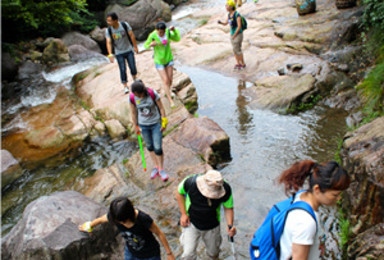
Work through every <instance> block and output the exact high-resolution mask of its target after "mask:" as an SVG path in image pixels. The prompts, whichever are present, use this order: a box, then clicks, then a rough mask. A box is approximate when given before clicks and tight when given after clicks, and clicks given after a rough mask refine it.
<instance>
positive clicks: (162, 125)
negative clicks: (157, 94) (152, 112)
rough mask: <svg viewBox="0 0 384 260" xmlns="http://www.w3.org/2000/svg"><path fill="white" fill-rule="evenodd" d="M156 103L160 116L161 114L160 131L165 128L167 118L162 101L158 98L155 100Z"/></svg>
mask: <svg viewBox="0 0 384 260" xmlns="http://www.w3.org/2000/svg"><path fill="white" fill-rule="evenodd" d="M156 105H157V107H158V108H159V112H160V116H161V129H160V131H164V130H165V128H167V124H168V119H167V118H166V115H165V109H164V106H163V102H161V100H160V98H159V99H158V100H156ZM163 122H164V123H163Z"/></svg>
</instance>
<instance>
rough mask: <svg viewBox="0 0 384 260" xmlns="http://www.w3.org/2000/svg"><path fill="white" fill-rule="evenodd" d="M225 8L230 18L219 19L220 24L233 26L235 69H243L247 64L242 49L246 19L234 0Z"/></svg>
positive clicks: (232, 41) (229, 1) (232, 40)
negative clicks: (237, 9)
mask: <svg viewBox="0 0 384 260" xmlns="http://www.w3.org/2000/svg"><path fill="white" fill-rule="evenodd" d="M225 8H226V10H227V11H228V19H227V21H226V22H222V21H218V23H219V24H222V25H227V24H229V25H230V27H231V32H230V37H231V38H230V39H231V43H232V48H233V53H234V54H235V59H236V65H235V67H234V69H235V70H236V69H237V70H241V69H245V67H246V65H245V63H244V56H243V52H242V51H241V45H242V43H243V31H244V30H245V29H246V28H244V26H243V24H245V23H246V22H245V20H244V18H243V17H241V15H240V14H239V12H237V11H236V4H235V2H234V1H233V0H228V1H227V3H226V4H225Z"/></svg>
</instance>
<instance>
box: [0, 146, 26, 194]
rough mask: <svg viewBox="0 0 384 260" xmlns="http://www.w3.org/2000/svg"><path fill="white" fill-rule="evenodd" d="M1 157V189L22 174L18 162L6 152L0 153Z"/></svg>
mask: <svg viewBox="0 0 384 260" xmlns="http://www.w3.org/2000/svg"><path fill="white" fill-rule="evenodd" d="M0 156H1V187H2V188H3V187H5V186H6V185H8V184H9V183H11V182H12V181H14V180H16V179H17V178H19V177H20V176H21V174H22V173H23V171H22V169H21V167H20V164H19V162H18V161H17V160H16V159H15V158H13V156H12V154H11V153H10V152H8V151H7V150H1V151H0Z"/></svg>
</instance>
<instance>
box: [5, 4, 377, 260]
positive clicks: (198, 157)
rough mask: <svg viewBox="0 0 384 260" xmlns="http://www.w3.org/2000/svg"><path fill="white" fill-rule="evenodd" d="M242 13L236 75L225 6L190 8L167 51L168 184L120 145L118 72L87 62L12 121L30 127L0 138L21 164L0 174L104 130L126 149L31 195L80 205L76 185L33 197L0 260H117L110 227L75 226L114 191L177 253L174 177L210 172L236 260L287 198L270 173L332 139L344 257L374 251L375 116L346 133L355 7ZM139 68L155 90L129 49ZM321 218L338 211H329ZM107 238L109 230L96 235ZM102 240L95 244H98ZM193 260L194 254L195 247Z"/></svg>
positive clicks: (124, 125) (58, 154)
mask: <svg viewBox="0 0 384 260" xmlns="http://www.w3.org/2000/svg"><path fill="white" fill-rule="evenodd" d="M239 12H240V13H242V14H243V15H244V16H245V17H246V18H247V20H248V30H247V31H246V32H245V41H244V51H245V59H246V63H247V69H246V70H245V71H242V72H240V73H239V72H234V71H233V70H232V67H233V61H234V58H233V56H232V51H231V48H230V43H229V39H228V37H229V36H228V35H229V31H228V28H224V27H220V26H219V25H218V24H217V20H218V19H223V18H224V17H225V15H226V14H225V11H224V7H223V6H217V7H214V6H213V7H212V6H210V7H209V8H205V9H203V10H200V11H195V12H193V13H192V14H191V15H190V16H188V18H187V19H194V20H195V21H201V22H200V24H201V26H200V27H199V28H196V29H194V30H192V32H190V33H188V34H186V35H185V37H183V39H182V41H181V42H179V43H175V44H173V47H174V51H175V54H176V55H175V56H176V60H177V62H178V63H177V65H176V67H177V70H175V84H174V88H175V92H176V93H177V98H176V104H177V108H176V109H172V110H171V109H169V108H168V104H167V100H166V99H165V98H164V97H163V98H162V101H163V103H164V104H165V107H166V110H167V111H166V112H167V115H168V118H169V120H170V124H169V127H168V129H169V131H167V133H166V136H165V138H164V151H165V167H166V168H167V169H168V170H169V172H170V180H169V181H168V182H167V183H162V182H161V181H160V180H156V181H150V179H149V178H148V176H147V175H148V173H146V172H144V171H143V170H142V166H141V159H140V156H139V154H138V153H137V152H135V150H136V149H137V146H136V145H135V144H134V141H133V140H134V139H128V140H129V141H128V142H127V141H118V140H127V139H124V138H126V137H127V136H130V112H129V105H128V102H127V96H124V95H123V93H122V90H121V86H120V83H119V79H118V77H117V76H116V75H118V69H117V66H116V64H105V65H101V66H97V67H95V68H92V69H90V70H87V71H85V72H83V73H80V74H78V75H76V76H75V77H74V78H73V79H72V86H73V87H72V89H68V88H61V89H59V91H58V94H57V97H56V98H55V100H54V102H53V103H52V104H48V105H42V106H37V107H34V108H32V109H30V110H27V111H25V112H23V113H22V114H21V116H22V118H23V122H25V123H26V124H27V125H28V127H25V128H24V129H26V130H25V131H18V132H11V133H9V134H8V135H6V136H5V137H3V141H2V142H3V143H2V147H3V148H2V149H7V150H8V151H9V152H10V153H11V155H13V157H15V158H17V159H18V161H15V160H12V157H11V156H10V154H9V153H6V152H4V154H5V155H4V156H3V154H2V159H3V158H9V159H8V161H7V162H8V164H7V166H8V170H7V171H8V174H9V173H10V174H11V175H12V176H16V174H17V173H18V174H19V175H20V174H22V170H21V169H20V166H18V162H20V163H21V165H22V166H23V167H24V165H29V167H34V166H35V165H36V163H38V164H41V163H43V164H45V165H49V164H50V163H51V162H52V161H51V160H52V159H53V160H55V161H60V160H61V161H63V162H64V161H65V160H64V159H63V155H65V154H67V152H68V151H78V153H77V156H79V155H81V154H84V153H87V152H89V151H90V150H87V149H84V148H81V147H83V145H84V143H88V142H90V140H91V142H99V140H101V139H99V138H104V137H103V136H105V135H108V136H109V137H110V138H109V139H108V141H107V142H108V143H111V144H114V143H116V142H117V143H121V145H112V146H109V147H110V148H109V149H111V150H119V149H121V150H122V151H123V152H122V153H120V155H119V156H118V157H116V159H115V160H112V161H111V162H109V163H108V166H105V165H104V166H103V165H96V166H95V167H93V169H92V171H91V172H88V173H85V174H84V173H81V172H79V173H78V175H79V176H81V177H80V178H73V177H70V178H68V179H66V181H65V182H64V184H65V185H63V183H62V182H59V185H56V186H55V187H56V188H55V189H47V190H46V193H45V194H40V195H49V194H51V193H52V191H53V190H74V191H77V192H80V193H82V194H83V195H85V196H87V197H88V198H86V197H84V196H83V195H81V194H79V193H76V192H74V191H71V192H62V193H55V194H53V195H52V196H50V197H46V196H42V197H40V195H39V196H37V197H40V198H39V199H38V200H36V201H35V202H33V203H31V204H30V205H29V206H28V207H27V208H26V210H25V212H24V214H23V217H22V219H21V212H20V211H19V213H18V214H15V216H14V218H13V221H14V222H13V224H15V220H17V219H21V220H20V222H19V223H18V224H17V225H16V226H15V227H14V228H13V229H12V231H11V232H10V233H9V234H8V235H6V236H5V237H4V239H3V243H2V254H3V257H5V258H11V259H12V258H14V259H25V258H28V257H32V258H33V257H35V259H45V258H49V257H52V256H54V257H56V258H58V259H59V258H63V257H64V258H65V257H70V258H71V259H72V258H73V259H118V258H119V256H121V254H122V243H121V241H120V240H119V238H116V236H115V234H116V233H113V231H111V230H110V228H111V227H109V226H105V227H100V228H99V229H97V230H96V232H95V235H93V236H91V237H89V236H87V235H84V234H80V233H79V232H78V231H77V229H76V226H77V224H78V223H81V222H83V221H85V220H88V219H91V218H93V217H95V216H97V215H100V214H102V212H105V210H106V208H105V207H104V206H106V205H108V204H109V202H110V201H111V200H112V199H113V198H115V197H117V196H122V195H123V196H129V197H130V198H132V199H133V200H134V202H135V204H136V205H137V206H138V207H140V208H141V209H143V210H145V211H146V212H148V213H150V214H151V215H152V216H153V217H154V218H155V219H156V220H157V221H158V222H159V223H160V226H161V228H162V229H164V231H165V233H166V235H167V237H168V239H169V240H170V242H171V246H172V247H173V249H174V250H175V251H176V252H177V253H180V248H179V245H178V235H179V230H178V226H177V221H178V213H177V212H178V210H177V203H176V201H175V200H174V198H173V195H172V193H173V191H174V190H175V189H176V186H177V184H178V182H179V181H181V180H182V178H184V177H185V176H187V175H189V174H192V173H197V172H204V171H206V170H207V169H210V168H212V167H218V168H219V169H221V171H222V172H223V174H224V176H225V178H226V179H228V181H230V183H231V184H232V186H233V188H234V193H235V212H236V213H235V214H236V225H237V226H238V228H239V234H238V236H237V239H236V246H237V248H238V253H239V257H240V259H246V258H247V256H248V255H247V254H248V243H249V241H250V239H251V236H252V233H253V232H254V230H255V229H256V228H257V227H258V225H259V224H260V223H261V221H262V219H263V218H264V217H265V215H266V213H267V211H268V209H269V207H270V206H271V205H272V204H273V203H274V202H276V201H277V200H279V199H282V198H284V195H283V193H282V190H281V189H280V188H279V187H277V186H274V178H275V177H276V176H277V175H278V174H279V173H280V172H281V170H282V169H284V168H285V167H287V166H288V165H290V164H291V163H292V162H294V161H296V160H300V159H304V158H311V159H314V160H317V161H326V160H331V159H333V157H334V154H335V152H336V150H337V147H338V143H339V141H338V140H341V139H344V140H345V141H344V142H343V149H342V153H341V155H342V159H343V161H344V163H345V165H346V167H347V168H348V169H349V170H350V172H351V173H353V175H354V176H355V177H353V178H354V183H353V184H352V185H351V189H350V190H349V191H348V192H347V194H348V196H346V198H345V201H344V203H345V205H344V206H345V208H346V209H347V212H350V213H351V214H350V222H351V224H352V226H353V227H354V228H353V232H354V235H357V239H355V238H354V236H353V237H351V241H350V242H349V243H350V248H349V251H348V253H349V255H350V256H351V258H354V257H358V256H359V257H368V256H371V255H372V256H374V257H377V258H378V259H379V257H381V255H380V254H381V253H380V252H381V251H380V243H382V242H381V241H382V233H380V232H381V231H380V230H382V228H380V225H382V222H383V221H382V219H383V218H382V216H383V214H382V212H383V208H382V203H380V201H381V200H382V174H383V161H384V160H383V149H382V148H383V133H384V131H383V129H382V126H383V125H384V124H383V122H382V120H381V119H377V120H376V121H374V122H372V123H371V124H370V125H367V126H365V127H363V128H361V129H358V130H356V131H355V132H351V133H348V134H347V135H346V136H345V137H343V136H344V135H345V134H346V132H347V128H346V120H345V119H346V117H347V115H348V114H350V115H351V116H350V117H348V118H349V120H347V121H348V122H349V124H350V125H351V126H352V125H356V124H358V123H359V120H361V118H360V119H359V117H358V116H356V114H355V109H357V108H358V107H359V101H358V98H356V93H355V90H354V88H353V86H354V85H355V84H356V81H357V79H358V77H357V76H351V75H355V74H356V73H357V72H358V71H359V70H360V69H361V68H360V66H361V62H360V61H361V60H360V56H359V54H360V53H361V48H359V46H352V47H351V46H346V47H344V44H348V43H350V42H351V41H352V40H353V39H354V37H355V36H356V30H355V29H356V28H355V26H356V23H357V22H358V19H359V17H360V15H361V10H360V9H359V8H352V9H346V10H337V9H336V7H335V6H334V3H333V2H331V1H327V0H324V1H318V7H317V12H316V13H314V14H311V15H307V16H304V17H298V15H297V13H296V10H295V8H293V7H292V6H291V4H290V3H288V2H284V1H279V0H276V1H268V2H265V3H264V2H261V3H259V4H256V5H254V4H253V3H247V4H245V5H244V6H243V7H241V8H240V9H239ZM137 64H138V70H139V73H140V75H139V77H140V78H141V79H143V80H144V82H145V83H146V84H147V85H149V86H151V87H153V88H155V89H156V90H159V91H160V90H161V82H160V79H159V77H158V75H157V72H156V71H155V69H154V66H153V62H152V57H151V52H144V53H142V54H140V55H138V56H137ZM196 67H199V68H196ZM316 102H318V106H316V107H315V109H313V110H310V111H307V112H304V113H300V114H298V115H282V114H279V113H276V112H280V113H283V114H286V113H291V112H294V113H295V112H297V111H299V110H300V109H302V108H309V107H311V106H313V105H315V103H316ZM198 105H199V106H198ZM329 107H331V108H329ZM197 108H198V110H197V111H196V109H197ZM130 144H133V145H130ZM106 150H108V149H106ZM75 154H76V153H75ZM7 156H8V157H7ZM102 156H104V157H105V156H107V157H108V156H114V155H112V154H111V153H102ZM146 158H149V156H148V154H146ZM230 158H231V159H232V160H230V161H229V159H230ZM148 161H149V160H148ZM31 162H32V164H31ZM2 164H4V163H2ZM80 164H81V161H80ZM148 168H149V169H150V168H151V164H150V162H148ZM2 170H3V169H2ZM73 170H74V171H76V170H75V169H73ZM20 171H21V173H20ZM60 175H62V172H60ZM53 176H55V175H54V174H53V173H52V174H51V178H54V177H53ZM365 176H366V177H365ZM19 180H20V179H19ZM24 180H26V179H24ZM39 181H40V180H36V181H35V183H39ZM41 181H44V178H41ZM10 182H12V180H10ZM19 185H20V186H18V187H12V186H8V188H6V189H5V190H4V193H3V202H2V205H3V207H2V218H3V217H4V215H5V216H7V214H8V213H9V212H12V207H13V205H14V203H16V204H18V203H21V200H22V198H23V196H22V195H20V194H18V193H17V192H16V191H17V190H19V189H20V188H21V187H22V186H23V182H19ZM10 187H12V188H10ZM35 187H37V188H38V187H39V186H35ZM7 189H9V190H7ZM10 190H12V191H13V192H14V193H13V195H12V196H10V197H8V198H9V199H8V198H7V197H6V196H4V195H7V193H6V192H7V191H10ZM356 190H358V191H359V192H358V194H359V195H358V197H356V194H355V193H354V191H356ZM25 192H27V190H25ZM367 193H368V194H369V195H366V194H367ZM8 194H9V193H8ZM4 197H5V198H6V200H5V201H7V204H4ZM37 197H36V198H37ZM15 198H16V199H15ZM89 198H90V199H92V200H89ZM356 198H358V200H356ZM95 202H96V203H99V204H95ZM4 205H5V206H6V207H4ZM101 205H103V206H101ZM363 205H364V207H363ZM21 209H22V208H21ZM3 210H4V211H3ZM55 213H57V214H55ZM330 213H331V214H335V215H336V213H335V212H334V211H332V210H331V212H330ZM371 213H374V214H371ZM47 216H49V218H48V217H47ZM325 221H328V220H325ZM329 221H330V222H331V223H330V224H329V225H330V226H331V227H332V226H333V228H330V232H331V233H330V235H329V238H330V239H329V240H331V241H335V244H332V242H329V251H330V253H329V254H328V256H329V259H339V258H340V254H341V252H340V250H339V249H338V248H339V246H338V245H337V243H338V236H337V232H338V228H337V224H335V223H337V222H336V221H335V218H330V219H329ZM47 223H49V225H48V227H46V225H47ZM13 224H12V225H13ZM365 230H368V231H367V232H364V231H365ZM105 232H107V233H108V234H113V235H111V236H110V237H105V236H104V235H103V234H104V233H105ZM25 234H27V235H25ZM335 234H336V235H335ZM367 237H368V238H370V239H371V240H367ZM103 239H105V240H103ZM101 241H104V242H105V243H104V244H103V245H101V244H99V243H100V242H101ZM118 241H119V242H118ZM365 241H373V242H372V243H365ZM96 247H97V248H96ZM222 249H223V250H222V253H221V257H222V258H226V257H229V256H230V250H229V246H228V244H227V243H226V242H224V243H223V246H222ZM199 256H201V257H202V258H204V253H203V251H202V250H200V252H199ZM362 259H364V258H362ZM366 259H368V258H366Z"/></svg>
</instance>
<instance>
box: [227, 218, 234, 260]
mask: <svg viewBox="0 0 384 260" xmlns="http://www.w3.org/2000/svg"><path fill="white" fill-rule="evenodd" d="M228 228H229V229H231V228H232V226H231V225H228ZM228 240H229V242H230V244H231V248H232V256H233V260H236V250H235V241H234V239H233V237H230V236H228Z"/></svg>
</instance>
